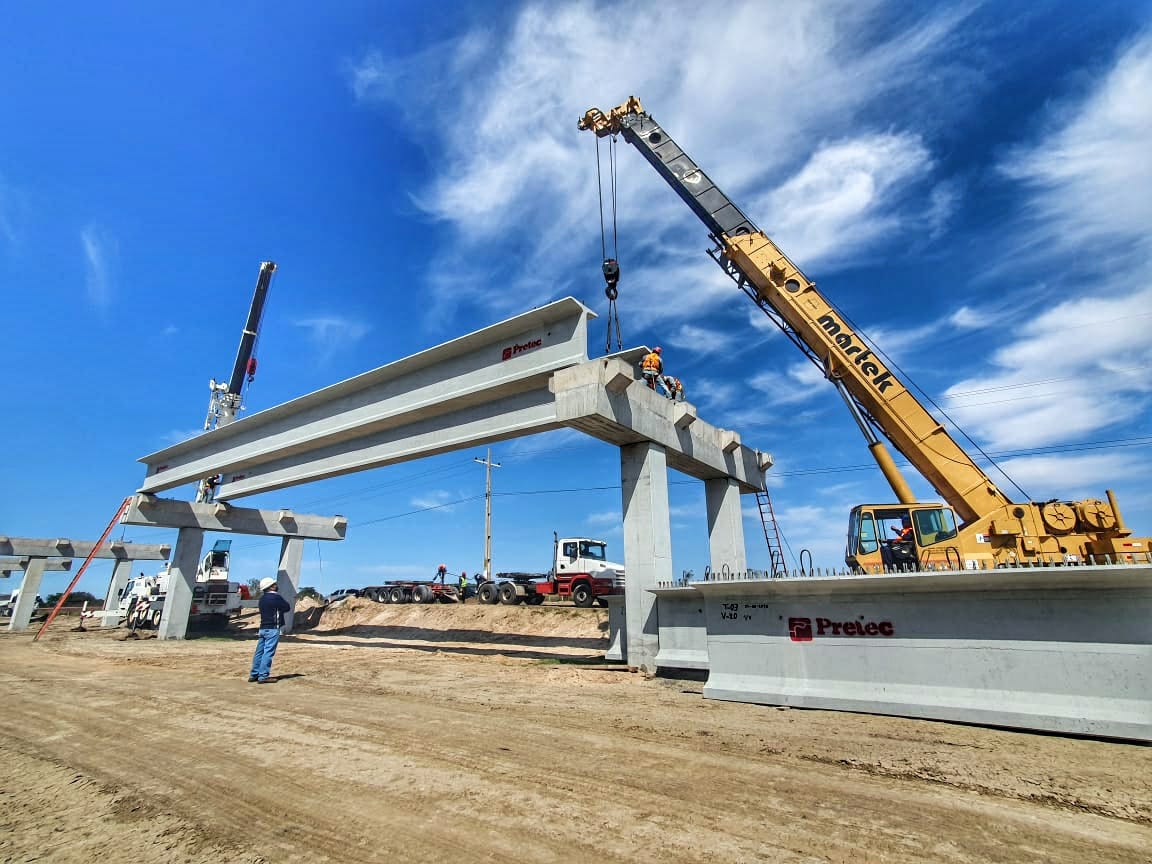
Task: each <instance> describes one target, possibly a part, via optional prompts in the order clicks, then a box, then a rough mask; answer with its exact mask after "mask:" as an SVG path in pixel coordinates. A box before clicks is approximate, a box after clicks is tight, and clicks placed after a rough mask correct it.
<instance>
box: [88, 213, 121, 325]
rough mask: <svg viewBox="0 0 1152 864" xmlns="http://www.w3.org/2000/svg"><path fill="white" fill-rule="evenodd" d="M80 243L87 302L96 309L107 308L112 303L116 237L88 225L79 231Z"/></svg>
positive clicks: (116, 251) (116, 246) (116, 248)
mask: <svg viewBox="0 0 1152 864" xmlns="http://www.w3.org/2000/svg"><path fill="white" fill-rule="evenodd" d="M80 244H81V246H82V247H83V249H84V262H85V287H86V289H87V293H88V302H90V303H91V304H92V305H93V306H95V307H96V308H98V309H101V310H103V309H107V308H108V306H109V305H111V303H112V294H113V286H112V275H111V270H112V267H113V265H114V263H115V260H116V257H117V254H118V245H117V243H116V239H115V238H114V237H112V236H111V235H110V234H108V232H106V231H104V230H102V229H100V228H98V227H96V226H94V225H88V226H87V227H85V228H84V229H83V230H82V231H81V232H80Z"/></svg>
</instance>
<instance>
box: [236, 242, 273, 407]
mask: <svg viewBox="0 0 1152 864" xmlns="http://www.w3.org/2000/svg"><path fill="white" fill-rule="evenodd" d="M275 272H276V265H275V264H274V263H273V262H272V261H264V262H262V263H261V264H260V274H259V276H257V278H256V290H255V291H254V292H253V293H252V305H251V306H249V307H248V320H247V321H245V322H244V330H243V331H242V332H241V334H240V347H239V348H237V349H236V362H235V363H233V364H232V375H231V377H229V379H228V392H229V393H231V394H232V395H234V396H239V395H240V391H241V389H242V388H243V386H244V376H245V375H246V374H248V361H249V360H251V359H252V349H253V348H254V347H255V345H256V335H257V334H258V333H259V331H260V319H261V317H263V315H264V302H265V300H267V298H268V286H269V284H270V283H271V282H272V274H273V273H275Z"/></svg>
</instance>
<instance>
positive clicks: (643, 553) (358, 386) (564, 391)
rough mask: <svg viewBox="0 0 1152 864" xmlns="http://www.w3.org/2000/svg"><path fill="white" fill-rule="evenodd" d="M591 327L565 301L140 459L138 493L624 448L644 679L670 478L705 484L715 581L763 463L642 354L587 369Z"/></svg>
mask: <svg viewBox="0 0 1152 864" xmlns="http://www.w3.org/2000/svg"><path fill="white" fill-rule="evenodd" d="M591 317H595V316H594V314H593V313H592V312H591V310H589V309H588V308H587V307H586V306H584V305H583V304H581V303H579V302H577V301H576V300H574V299H572V298H570V297H569V298H565V299H564V300H559V301H556V302H555V303H550V304H548V305H546V306H542V307H540V308H538V309H534V310H532V311H531V312H528V313H525V314H523V315H519V316H517V317H515V318H511V319H508V320H507V321H503V322H500V323H499V324H495V325H492V326H491V327H487V328H484V329H482V330H478V331H476V332H474V333H471V334H468V335H467V336H463V337H461V338H460V339H456V340H453V341H451V342H447V343H445V344H443V345H439V346H436V347H434V348H430V349H428V350H427V351H423V352H421V353H420V354H416V355H413V356H412V357H408V358H406V359H404V360H399V361H397V362H395V363H391V364H388V365H387V366H382V367H380V368H379V369H375V370H373V371H371V372H367V373H365V374H363V375H359V376H357V377H355V378H351V379H349V380H348V381H344V382H341V383H340V384H336V385H333V386H332V387H328V388H325V389H323V390H319V391H317V392H315V393H312V394H309V395H307V396H303V397H301V398H299V399H296V400H293V401H291V402H287V403H285V404H283V405H280V406H277V407H275V408H272V409H269V410H267V411H263V412H261V413H259V414H254V415H251V416H249V417H246V418H245V419H243V420H239V421H237V422H235V423H232V424H230V425H228V426H224V427H221V428H219V429H216V430H215V431H213V432H210V433H207V434H205V435H200V436H197V437H196V438H194V439H191V440H189V441H185V442H182V443H181V444H177V445H175V446H174V447H169V448H167V449H166V450H162V451H160V452H158V453H153V454H151V455H150V456H145V457H143V458H142V459H141V460H140V461H142V462H144V463H145V464H146V465H147V476H146V477H145V480H144V484H143V486H142V491H144V492H146V493H151V492H155V491H158V490H161V489H168V488H173V487H175V486H179V485H182V484H186V483H192V482H194V481H197V480H199V479H200V478H202V477H206V476H210V475H213V474H220V475H221V477H222V483H221V485H220V486H219V489H218V491H217V497H218V499H220V500H227V499H235V498H239V497H242V496H245V495H253V494H256V493H259V492H268V491H271V490H275V489H280V488H283V487H287V486H292V485H296V484H299V483H305V482H309V481H312V480H319V479H322V478H326V477H332V476H336V475H340V474H347V473H350V472H353V471H361V470H365V469H368V468H375V467H379V466H383V465H390V464H394V463H398V462H403V461H407V460H410V459H417V458H421V457H424V456H431V455H435V454H438V453H444V452H448V451H451V450H457V449H461V448H464V447H472V446H476V445H482V444H487V443H492V442H494V441H501V440H506V439H508V438H514V437H517V436H520V435H527V434H530V433H535V432H542V431H546V430H549V429H556V428H560V427H563V426H567V427H570V428H574V429H579V430H581V431H583V432H586V433H587V434H589V435H592V436H593V437H596V438H599V439H600V440H602V441H606V442H609V443H611V444H614V445H616V446H618V447H621V448H622V461H621V469H622V477H623V481H624V486H625V514H624V521H625V532H626V537H627V538H628V542H626V544H625V556H624V557H625V565H626V568H627V585H628V588H627V591H628V598H629V603H628V609H629V615H630V616H632V617H636V616H639V617H638V618H636V621H635V622H630V628H629V635H628V640H629V643H628V644H629V652H630V653H629V663H630V664H632V665H636V666H639V667H643V668H646V669H647V668H652V662H653V658H654V656H655V648H654V644H651V640H652V638H653V635H654V632H655V631H654V630H653V629H652V626H650V625H651V622H648V623H644V622H645V621H646V620H647V618H648V617H650V615H648V614H647V613H646V611H645V610H647V611H648V612H650V611H651V605H652V604H651V598H650V596H649V595H648V593H647V591H648V589H652V588H655V587H656V586H657V584H658V583H659V582H667V581H670V579H671V557H670V541H669V539H668V537H669V533H670V529H669V514H668V502H667V478H666V477H665V476H663V472H664V471H665V469H666V468H667V467H672V468H675V469H677V470H678V471H681V472H683V473H685V474H688V475H689V476H692V477H696V478H699V479H700V480H703V481H705V482H706V483H707V484H710V485H709V488H710V490H712V491H709V493H708V498H709V502H710V503H709V508H710V509H709V540H710V546H711V549H712V558H713V562H712V564H713V568H714V569H721V567H722V566H724V565H726V566H728V567H729V568H733V569H735V568H737V567H739V569H743V561H744V551H743V526H742V523H741V521H740V508H739V495H740V494H743V493H752V492H758V491H760V490H762V489H763V483H764V478H763V472H764V470H765V469H766V468H767V467H768V466H770V465H771V457H769V456H768V455H767V454H764V453H761V452H759V451H757V450H753V449H751V448H749V447H746V446H745V445H744V444H743V443H742V442H741V440H740V436H739V435H738V434H737V433H735V432H733V431H730V430H725V429H719V428H717V427H715V426H711V425H709V424H708V423H705V422H704V421H702V420H700V419H699V417H698V415H697V412H696V408H695V406H693V405H691V404H690V403H675V402H672V401H670V400H668V399H665V398H663V397H662V396H661V395H660V394H658V393H656V392H655V391H653V390H650V389H648V388H647V387H646V386H644V384H643V383H642V382H640V381H639V380H638V378H639V374H638V373H639V370H638V368H637V363H636V361H638V360H639V359H640V357H641V356H642V354H643V353H645V352H644V350H643V349H640V348H636V349H631V350H629V351H626V352H621V353H620V354H617V355H613V356H610V357H605V358H602V359H599V360H592V361H590V360H588V357H587V323H588V320H589V318H591ZM630 501H634V502H636V503H635V504H630V503H629V502H630ZM641 502H643V503H641ZM134 509H139V508H134ZM196 524H197V525H199V524H200V523H196ZM629 526H631V527H629ZM630 546H631V547H633V548H631V549H630V548H629V547H630ZM653 556H655V557H653ZM641 619H643V620H641ZM646 628H647V629H646ZM645 640H647V641H645Z"/></svg>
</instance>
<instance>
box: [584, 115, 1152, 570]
mask: <svg viewBox="0 0 1152 864" xmlns="http://www.w3.org/2000/svg"><path fill="white" fill-rule="evenodd" d="M578 126H579V128H580V129H583V130H589V131H591V132H594V133H595V134H596V135H597V136H600V137H604V136H616V135H623V137H624V140H625V141H627V142H628V143H629V144H632V145H633V146H634V147H635V148H636V149H637V150H639V151H640V153H641V155H643V156H644V158H645V159H647V160H648V162H649V163H650V164H651V165H652V166H653V167H654V168H655V169H656V171H657V172H658V173H659V174H660V176H662V177H663V178H664V179H665V180H666V181H667V182H668V184H669V185H670V186H671V187H672V188H673V189H674V190H675V191H676V193H677V194H678V195H679V196H680V197H681V198H682V199H683V200H684V202H685V203H686V204H687V205H688V206H689V207H690V208H691V209H692V212H694V213H695V214H696V215H697V216H698V217H699V218H700V220H701V221H702V222H703V223H704V225H705V227H706V228H707V229H708V232H709V235H710V236H711V238H712V240H713V241H715V243H716V247H715V248H714V249H712V250H710V252H709V254H710V255H711V256H712V257H713V258H714V259H715V260H716V262H717V263H718V264H719V265H720V266H721V267H722V268H723V269H724V271H725V272H726V273H728V275H729V276H731V277H732V279H733V280H734V281H735V282H736V284H737V286H738V287H739V288H740V289H741V290H742V291H744V293H745V294H747V295H748V296H749V297H751V298H752V300H753V301H754V302H755V303H756V305H757V306H759V307H760V308H761V309H762V310H763V311H764V312H765V313H766V314H767V315H768V317H769V318H771V319H772V321H773V322H774V323H775V324H776V325H777V326H778V327H779V328H780V329H781V330H782V331H783V332H784V334H785V335H786V336H787V337H788V338H789V339H790V340H791V341H792V342H793V343H794V344H795V345H796V346H797V347H799V348H800V350H801V351H803V352H804V353H805V354H806V355H807V356H808V358H809V359H810V360H812V362H813V363H815V364H816V365H817V366H818V367H819V368H820V369H821V370H822V371H823V373H824V375H825V377H826V378H827V379H828V380H829V381H831V382H832V384H833V385H834V386H835V387H836V389H837V390H838V391H839V393H840V395H841V396H842V397H843V399H844V402H845V404H847V406H848V409H849V411H851V412H852V416H853V417H854V418H855V420H856V423H857V424H858V425H859V427H860V430H861V432H863V433H864V436H865V438H866V439H867V440H868V449H869V450H870V451H871V452H872V455H873V457H874V458H875V460H876V463H877V465H879V467H880V470H881V472H882V473H883V474H884V477H885V479H886V480H887V481H888V484H889V485H890V486H891V487H892V491H893V492H894V493H895V495H896V498H897V501H898V502H899V503H896V504H861V505H859V506H857V507H854V508H853V509H852V513H851V517H850V519H849V523H848V547H847V550H846V553H845V562H846V563H847V565H848V566H849V567H851V568H853V569H854V570H857V571H876V570H880V569H882V568H885V567H887V568H892V567H895V568H898V569H917V568H919V569H960V568H968V569H984V568H988V567H1013V566H1028V565H1040V564H1083V563H1093V562H1095V563H1111V562H1115V563H1123V562H1134V561H1136V560H1140V561H1146V560H1148V559H1149V549H1150V539H1149V538H1146V537H1132V536H1131V535H1132V532H1131V531H1129V530H1128V528H1127V527H1126V526H1125V524H1124V520H1123V518H1122V517H1121V515H1120V508H1119V507H1118V506H1117V504H1116V498H1115V496H1114V495H1113V494H1112V491H1111V490H1108V491H1107V493H1106V495H1107V501H1103V500H1100V499H1096V498H1090V499H1087V500H1083V501H1061V500H1053V501H1046V502H1036V501H1029V502H1027V503H1022V504H1017V503H1013V502H1012V501H1011V500H1010V499H1009V498H1008V496H1007V495H1005V494H1004V493H1003V492H1002V491H1000V489H999V488H997V486H996V484H995V483H993V482H992V480H991V478H989V477H988V476H987V475H986V474H985V473H984V471H982V470H981V469H980V467H979V466H978V465H977V464H976V463H975V462H974V461H973V460H972V459H971V458H970V457H969V456H968V454H967V453H966V452H964V450H963V449H962V448H961V447H960V445H958V444H957V443H956V441H954V440H953V439H952V436H951V435H949V434H948V432H947V431H946V430H945V429H944V427H943V426H941V425H940V424H939V423H938V422H937V421H936V419H935V418H934V417H933V416H932V415H931V414H930V413H929V412H928V410H927V409H926V408H925V407H924V406H923V405H921V404H920V402H919V401H917V399H916V397H915V396H913V394H912V393H911V392H910V391H909V390H908V389H907V388H906V387H905V386H904V385H903V384H902V383H901V382H900V380H899V379H898V378H897V377H896V376H895V375H894V374H893V373H892V371H891V370H890V369H889V368H888V367H887V364H886V363H884V362H883V361H882V360H881V358H880V357H878V356H877V355H876V354H875V353H874V351H873V350H872V349H871V348H870V347H869V346H868V344H867V343H865V341H864V340H863V339H862V338H861V336H860V335H859V334H858V333H856V332H855V331H854V330H853V328H852V327H851V326H849V323H848V319H847V318H845V316H844V315H843V313H841V312H839V311H838V310H837V309H836V308H835V307H834V306H833V305H832V304H831V303H829V302H828V300H826V299H825V298H824V297H823V296H822V295H821V294H820V292H819V291H817V290H816V285H815V283H813V282H812V281H811V280H810V279H808V278H807V277H806V276H805V275H804V274H803V273H802V272H801V271H800V269H799V268H798V267H797V266H796V265H795V264H793V263H792V261H790V260H789V259H788V257H787V256H786V255H785V254H784V253H783V252H781V251H780V249H779V248H777V246H776V244H775V243H773V242H772V240H771V239H769V238H768V236H767V235H766V234H764V232H763V231H761V230H760V229H759V228H757V227H756V226H755V225H754V224H753V223H752V221H751V220H750V219H748V217H747V216H745V215H744V214H743V213H742V212H741V211H740V209H739V208H738V207H737V206H736V205H735V204H734V203H732V201H731V200H729V198H728V197H727V196H726V195H725V194H724V193H723V192H721V191H720V190H719V189H718V188H717V187H716V185H715V184H714V183H713V182H712V181H711V180H710V179H709V177H708V175H707V174H705V173H704V172H703V171H701V170H700V169H699V168H698V167H697V166H696V164H695V163H694V162H693V161H692V160H691V159H690V158H689V157H688V156H687V155H686V154H685V153H684V151H683V150H681V149H680V148H679V147H678V146H677V145H676V143H675V142H674V141H673V140H672V139H671V138H670V137H668V135H667V133H665V132H664V130H663V129H662V128H661V127H660V125H659V124H658V123H657V122H656V121H655V120H653V119H652V117H651V115H649V114H648V113H647V112H646V111H645V110H644V108H643V107H642V106H641V104H640V100H639V99H637V98H636V97H632V98H631V99H629V100H628V101H627V102H625V103H624V104H623V105H620V106H618V107H616V108H613V109H612V110H611V111H608V112H604V111H601V110H599V109H597V108H591V109H589V110H588V111H587V113H585V115H584V116H583V117H582V118H581V119H580V122H579V124H578ZM609 264H611V265H612V267H611V268H610V267H609V266H608V265H609ZM610 269H611V270H612V272H613V274H615V273H617V272H618V271H616V270H615V261H612V262H605V273H606V274H607V273H608V272H609V270H610ZM609 284H610V287H611V286H612V282H611V281H610V283H609ZM877 432H880V433H882V434H883V435H884V436H885V437H886V438H887V439H888V440H889V441H890V442H891V443H892V444H893V445H894V446H895V447H896V449H897V450H899V451H900V452H901V453H902V454H904V456H905V457H906V458H907V459H908V461H909V462H911V463H912V465H913V466H914V467H915V468H916V469H917V470H918V471H919V472H920V473H921V474H922V475H923V476H924V477H925V479H927V480H928V481H929V482H930V483H931V484H932V486H933V488H935V490H936V491H937V493H939V495H940V496H941V497H942V498H943V499H944V501H945V502H947V504H946V505H944V504H938V503H929V502H921V501H917V500H916V496H915V495H913V494H912V490H911V489H910V488H909V486H908V483H907V482H906V481H905V479H904V477H903V476H902V475H901V474H900V471H899V469H898V468H897V467H896V464H895V462H894V461H893V460H892V456H891V454H890V453H889V452H888V449H887V447H886V446H885V445H884V442H883V441H881V440H880V437H879V436H878V435H877ZM909 523H910V524H911V526H912V529H913V530H912V531H910V532H909V531H907V530H904V531H903V532H901V533H902V534H903V535H904V536H903V539H901V540H899V541H897V539H896V538H895V537H892V538H889V537H887V532H889V531H893V530H894V531H896V532H900V528H899V527H898V526H900V525H902V524H903V525H905V526H907V525H908V524H909ZM909 534H910V535H911V536H910V537H909V536H907V535H909Z"/></svg>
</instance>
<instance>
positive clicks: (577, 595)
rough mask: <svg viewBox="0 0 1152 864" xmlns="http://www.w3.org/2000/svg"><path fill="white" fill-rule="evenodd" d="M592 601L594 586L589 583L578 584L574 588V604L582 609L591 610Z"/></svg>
mask: <svg viewBox="0 0 1152 864" xmlns="http://www.w3.org/2000/svg"><path fill="white" fill-rule="evenodd" d="M592 599H593V598H592V586H591V585H589V584H588V583H587V582H577V583H576V584H575V585H573V586H572V602H573V603H575V604H576V605H577V606H579V607H580V608H581V609H587V608H589V607H590V606H591V605H592Z"/></svg>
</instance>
